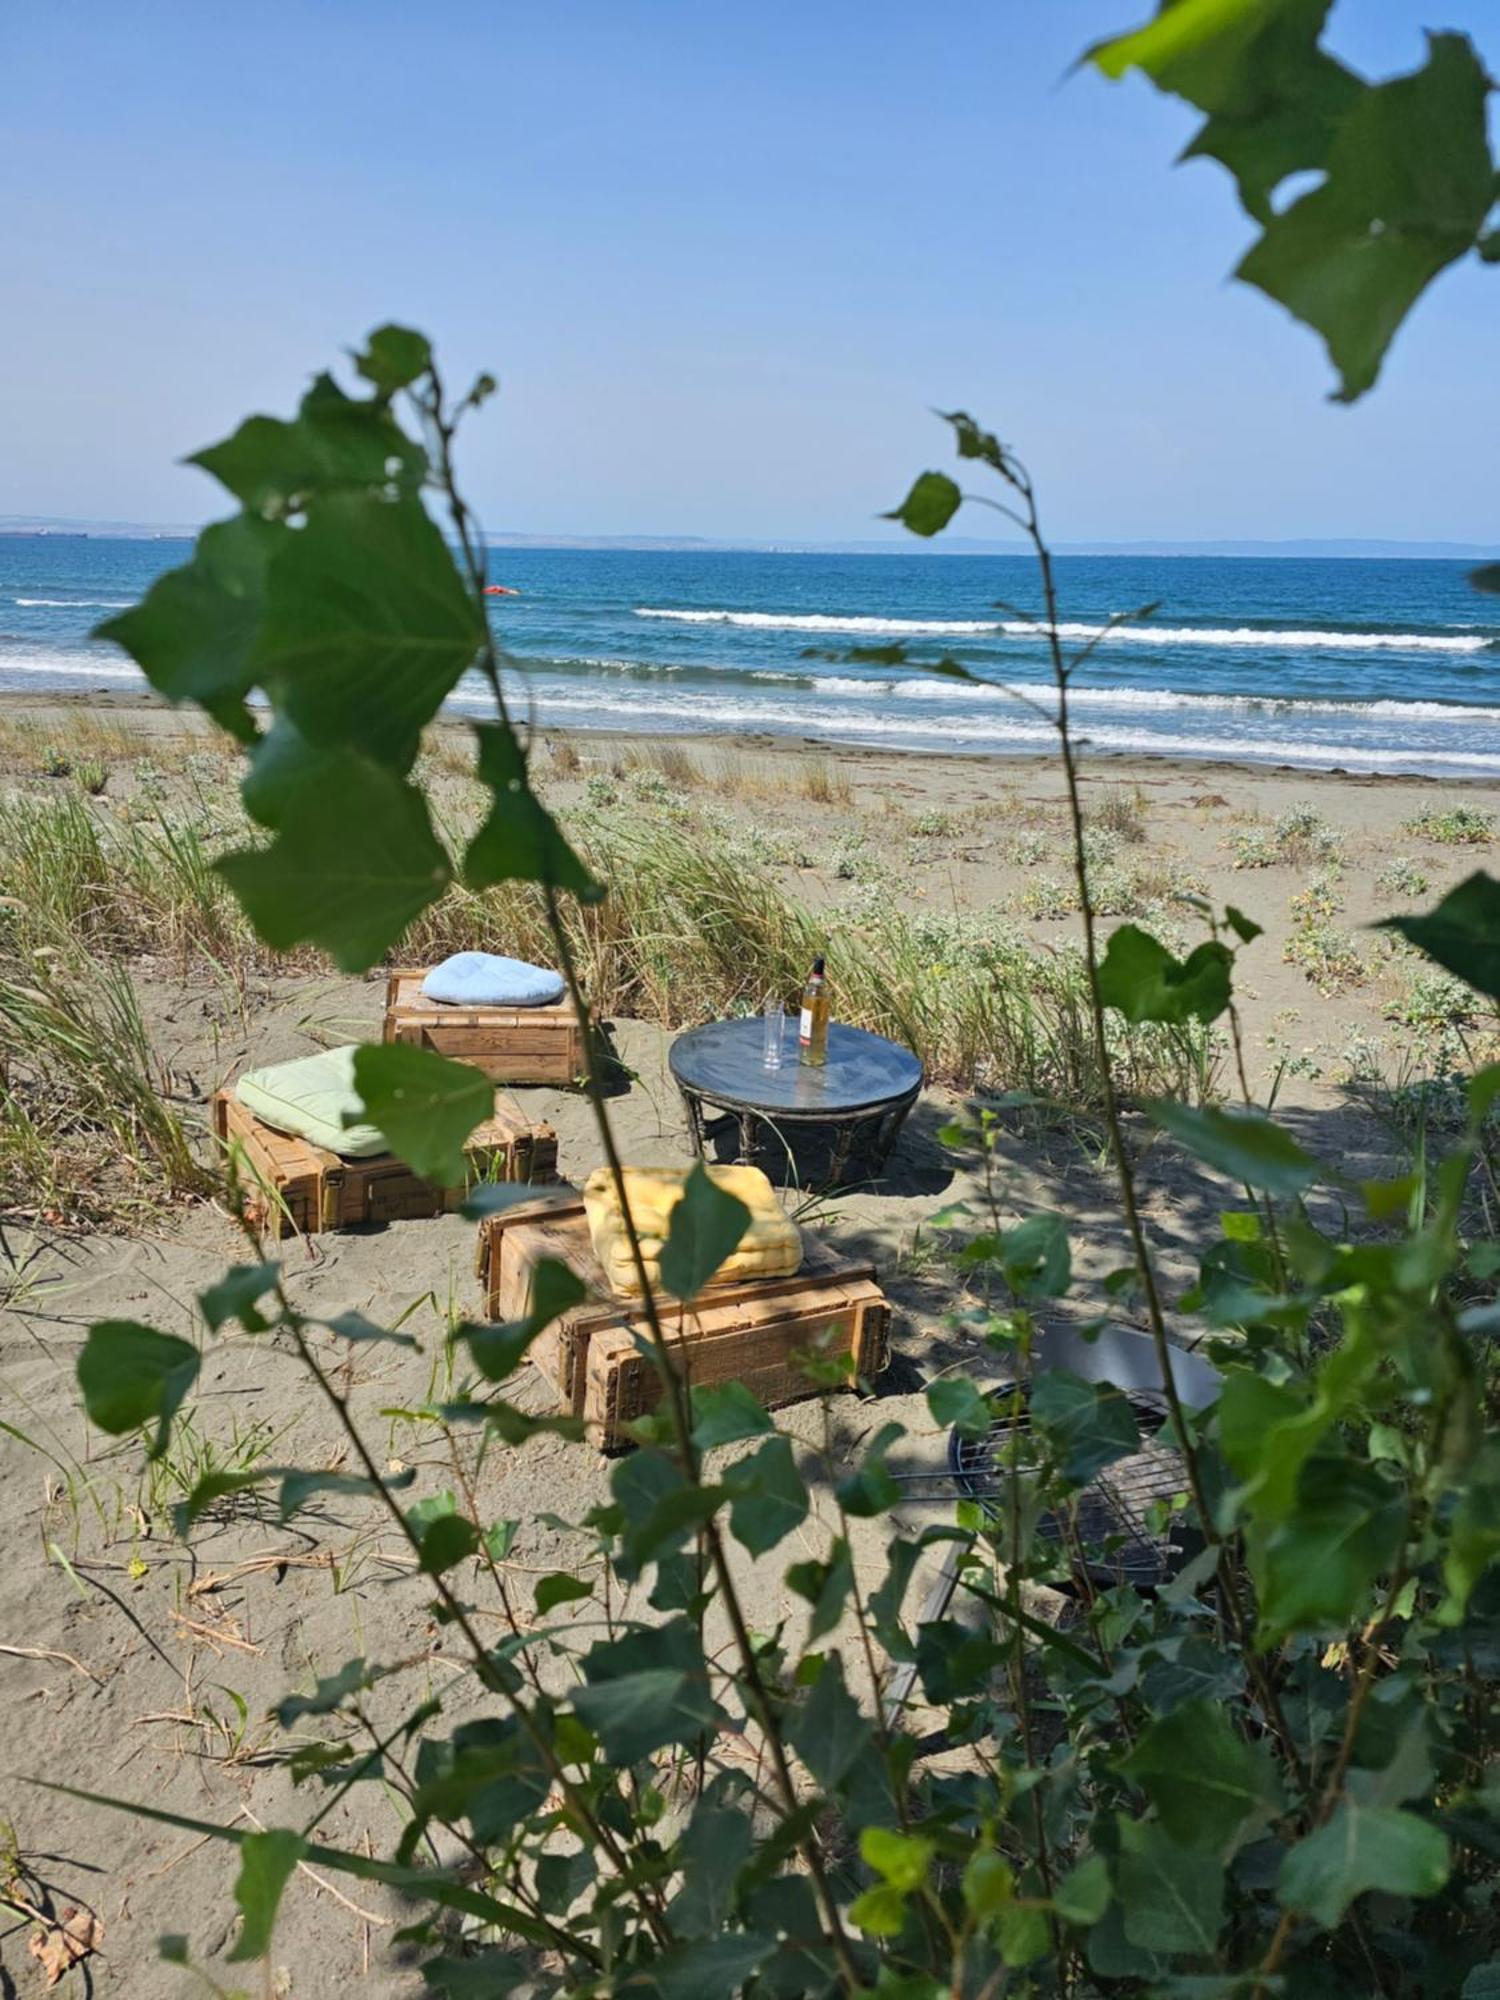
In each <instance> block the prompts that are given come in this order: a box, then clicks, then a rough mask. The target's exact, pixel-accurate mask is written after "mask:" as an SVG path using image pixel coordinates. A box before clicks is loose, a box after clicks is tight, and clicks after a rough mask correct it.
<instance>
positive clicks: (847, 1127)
mask: <svg viewBox="0 0 1500 2000" xmlns="http://www.w3.org/2000/svg"><path fill="white" fill-rule="evenodd" d="M860 1123H861V1121H860V1120H859V1119H857V1118H846V1119H844V1120H842V1121H841V1123H840V1124H839V1126H838V1128H837V1130H836V1131H835V1134H834V1140H833V1152H832V1153H831V1154H830V1156H829V1160H828V1185H829V1186H830V1187H837V1186H838V1184H839V1182H840V1181H841V1180H842V1179H843V1178H844V1175H845V1174H846V1173H847V1172H848V1170H849V1155H850V1153H851V1152H852V1151H853V1148H854V1135H855V1133H856V1132H857V1131H858V1130H859V1127H860Z"/></svg>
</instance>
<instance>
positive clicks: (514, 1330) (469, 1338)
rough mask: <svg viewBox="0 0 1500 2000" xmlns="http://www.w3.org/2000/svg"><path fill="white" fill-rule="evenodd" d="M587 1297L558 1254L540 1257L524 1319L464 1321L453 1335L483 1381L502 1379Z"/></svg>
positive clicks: (501, 1380) (579, 1281) (573, 1271)
mask: <svg viewBox="0 0 1500 2000" xmlns="http://www.w3.org/2000/svg"><path fill="white" fill-rule="evenodd" d="M587 1297H588V1287H587V1286H586V1285H585V1284H584V1282H583V1280H582V1278H580V1277H579V1275H578V1273H577V1272H576V1271H575V1270H574V1269H573V1268H572V1266H571V1265H570V1264H565V1263H563V1261H562V1259H561V1258H560V1257H543V1258H542V1259H541V1260H540V1261H539V1263H538V1264H537V1266H536V1269H535V1270H534V1271H533V1272H532V1274H531V1310H530V1311H529V1312H528V1313H527V1315H526V1317H525V1319H516V1320H506V1321H505V1322H504V1323H503V1324H501V1325H500V1326H477V1325H473V1324H465V1325H463V1326H461V1327H459V1329H458V1331H457V1332H456V1333H455V1334H454V1336H453V1337H454V1339H455V1340H461V1341H462V1342H463V1343H464V1345H465V1346H466V1347H467V1348H468V1350H469V1353H470V1354H471V1355H472V1356H473V1360H474V1366H475V1367H476V1368H477V1369H478V1370H479V1372H480V1374H481V1375H483V1376H484V1378H485V1380H486V1381H487V1382H506V1381H509V1379H510V1377H511V1376H512V1375H514V1374H515V1372H516V1370H517V1368H519V1367H520V1365H521V1363H522V1361H523V1360H524V1359H525V1358H526V1352H527V1349H528V1348H529V1347H530V1346H531V1343H532V1342H533V1341H534V1340H535V1339H536V1337H537V1335H538V1334H539V1333H542V1332H544V1331H545V1330H546V1328H548V1327H549V1326H551V1324H552V1322H553V1320H555V1319H557V1318H559V1317H560V1316H561V1315H562V1314H563V1313H565V1312H568V1311H569V1310H570V1309H571V1308H572V1307H573V1306H576V1305H581V1304H582V1303H583V1301H584V1300H585V1299H586V1298H587ZM628 1462H629V1461H627V1463H628Z"/></svg>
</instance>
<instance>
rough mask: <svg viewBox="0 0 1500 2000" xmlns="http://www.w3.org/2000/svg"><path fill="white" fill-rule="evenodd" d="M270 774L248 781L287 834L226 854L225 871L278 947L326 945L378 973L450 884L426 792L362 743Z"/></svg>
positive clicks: (347, 962) (350, 966) (341, 960)
mask: <svg viewBox="0 0 1500 2000" xmlns="http://www.w3.org/2000/svg"><path fill="white" fill-rule="evenodd" d="M266 740H267V743H268V744H269V743H270V741H271V739H270V738H267V739H266ZM261 778H262V780H263V782H259V781H255V774H254V773H252V780H247V783H246V803H247V805H250V809H251V811H252V812H254V813H255V815H256V817H257V818H259V819H260V820H261V822H262V824H265V825H274V827H275V829H276V839H275V841H274V842H273V843H272V845H271V846H270V847H266V848H251V849H246V850H243V851H242V852H240V853H238V854H230V855H226V856H225V857H224V858H223V859H222V860H220V861H218V862H216V863H215V866H216V868H217V869H218V872H219V873H220V874H221V875H222V876H223V877H224V879H225V881H226V882H227V883H228V884H229V886H230V888H231V889H232V890H233V891H234V893H235V896H236V897H237V898H238V899H239V902H240V904H241V905H242V907H243V908H244V911H245V914H246V915H247V916H248V917H249V919H250V921H251V923H252V924H253V925H254V926H255V929H256V932H257V934H258V935H259V936H260V937H261V938H262V939H263V940H264V941H265V942H266V943H267V944H268V945H270V946H271V947H272V948H273V949H274V950H276V951H290V950H291V949H292V948H293V946H295V945H299V944H317V945H321V946H322V947H323V949H324V950H325V951H327V952H328V953H329V955H330V956H331V957H332V958H333V959H334V961H335V963H336V964H337V965H338V966H339V967H340V968H341V969H342V970H343V971H345V972H364V971H366V970H368V968H369V967H370V966H372V965H374V964H375V963H376V961H377V960H379V959H381V958H383V957H384V956H385V954H386V953H387V952H388V951H389V950H390V948H391V946H392V945H393V944H394V943H395V942H396V941H397V939H398V938H399V937H400V936H401V933H402V932H403V931H404V930H405V929H406V927H407V925H408V924H409V923H410V922H411V921H412V919H413V918H414V917H418V916H420V915H421V913H422V911H423V910H425V909H426V908H427V906H428V904H429V903H433V902H436V901H437V899H438V897H439V896H440V895H441V894H442V893H443V890H444V889H445V888H446V887H447V885H448V879H449V874H450V869H449V863H448V857H447V855H446V854H445V853H444V851H443V848H442V846H441V845H440V843H439V842H438V840H437V839H436V838H435V836H434V834H433V831H432V822H431V820H430V819H429V817H428V812H427V802H426V800H425V799H424V798H423V796H422V794H421V793H420V792H419V791H417V790H415V789H414V788H413V787H412V786H410V785H406V784H403V783H402V781H401V780H400V778H398V777H397V776H396V775H395V774H394V773H393V772H391V771H388V770H386V769H385V768H384V767H383V766H381V765H379V764H374V763H371V762H370V760H369V759H368V758H365V757H360V756H357V755H356V754H355V753H354V752H353V751H352V750H330V751H325V752H323V753H321V754H319V755H316V756H312V757H310V758H307V759H305V760H303V759H298V760H296V762H295V769H294V768H293V764H292V762H291V761H288V762H287V763H284V764H283V763H278V766H277V769H276V772H275V774H274V778H273V776H272V774H271V773H270V772H269V771H267V772H264V773H262V774H261ZM252 791H253V796H254V799H255V804H253V805H251V798H252Z"/></svg>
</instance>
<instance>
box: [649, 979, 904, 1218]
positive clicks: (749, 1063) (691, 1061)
mask: <svg viewBox="0 0 1500 2000" xmlns="http://www.w3.org/2000/svg"><path fill="white" fill-rule="evenodd" d="M764 1048H765V1023H764V1021H762V1020H761V1018H760V1017H759V1015H750V1016H748V1017H747V1018H746V1019H743V1020H738V1021H710V1022H709V1023H708V1025H707V1026H706V1027H703V1028H690V1029H689V1030H688V1032H687V1033H686V1034H685V1035H679V1036H678V1038H677V1040H676V1041H675V1042H673V1044H672V1049H671V1055H670V1057H669V1061H670V1063H671V1067H672V1075H673V1077H674V1078H675V1080H676V1083H677V1088H678V1089H679V1090H680V1091H681V1092H682V1101H683V1104H684V1105H685V1106H686V1108H687V1116H688V1126H689V1129H690V1130H691V1132H692V1135H693V1144H694V1146H695V1147H696V1148H697V1150H698V1152H699V1154H700V1155H701V1154H702V1152H703V1145H704V1139H705V1136H706V1134H707V1133H708V1132H710V1131H718V1130H721V1129H722V1128H723V1127H724V1126H725V1125H727V1124H737V1125H738V1127H739V1149H740V1158H741V1159H748V1158H750V1156H751V1154H752V1152H753V1150H754V1145H755V1128H756V1126H757V1125H758V1124H763V1125H769V1126H770V1127H771V1128H772V1129H773V1131H776V1132H777V1135H778V1137H782V1135H781V1133H780V1130H779V1128H780V1127H782V1126H784V1125H792V1126H795V1125H827V1126H830V1127H832V1128H833V1132H834V1145H833V1157H832V1161H831V1163H830V1170H829V1177H830V1179H831V1180H834V1181H836V1180H838V1179H839V1178H840V1176H841V1175H842V1173H843V1172H844V1169H845V1168H846V1167H847V1165H848V1163H849V1156H850V1153H851V1151H852V1150H853V1146H854V1141H855V1139H856V1138H859V1137H865V1138H868V1139H869V1140H870V1141H871V1146H872V1151H873V1154H874V1165H875V1168H876V1171H877V1172H878V1171H879V1170H880V1169H881V1168H882V1167H883V1166H884V1165H885V1163H886V1160H887V1159H888V1158H889V1156H890V1151H891V1148H892V1146H893V1145H894V1144H895V1143H896V1135H897V1133H898V1132H899V1131H900V1130H901V1127H902V1125H903V1123H904V1122H905V1119H906V1114H907V1112H908V1111H910V1110H911V1108H912V1106H913V1104H915V1103H916V1101H917V1093H918V1092H919V1091H920V1090H921V1088H922V1065H921V1063H920V1062H919V1061H918V1060H917V1058H916V1057H915V1056H914V1055H913V1054H912V1052H911V1050H910V1049H905V1048H902V1046H901V1044H900V1043H899V1042H888V1041H887V1040H886V1039H885V1037H884V1036H883V1035H872V1034H870V1033H869V1032H868V1031H867V1030H866V1029H864V1028H850V1027H846V1026H845V1025H844V1024H843V1023H842V1022H840V1021H835V1022H833V1023H831V1025H830V1026H829V1030H828V1060H827V1062H826V1063H824V1064H822V1065H821V1066H814V1065H813V1064H811V1063H804V1062H801V1061H799V1060H798V1049H797V1017H796V1015H794V1014H792V1015H788V1016H787V1021H786V1027H785V1029H784V1031H783V1039H782V1057H781V1067H780V1069H767V1068H766V1066H765V1063H764V1061H763V1059H762V1058H763V1053H764ZM705 1105H713V1106H716V1107H717V1108H718V1109H719V1110H720V1111H721V1112H723V1113H724V1114H725V1116H724V1117H723V1118H720V1119H717V1120H711V1121H706V1120H705V1118H704V1115H703V1114H704V1107H705ZM782 1143H783V1144H785V1139H784V1137H783V1139H782Z"/></svg>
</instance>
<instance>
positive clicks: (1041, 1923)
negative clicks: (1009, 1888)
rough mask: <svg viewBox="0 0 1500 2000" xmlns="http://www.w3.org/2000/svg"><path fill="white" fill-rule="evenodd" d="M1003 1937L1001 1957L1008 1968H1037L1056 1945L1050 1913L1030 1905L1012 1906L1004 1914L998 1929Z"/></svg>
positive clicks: (1001, 1938) (1015, 1904)
mask: <svg viewBox="0 0 1500 2000" xmlns="http://www.w3.org/2000/svg"><path fill="white" fill-rule="evenodd" d="M995 1928H996V1930H997V1931H998V1933H999V1937H1000V1956H1001V1958H1002V1959H1003V1960H1004V1962H1005V1963H1006V1964H1007V1965H1010V1966H1017V1965H1034V1964H1035V1963H1036V1961H1037V1960H1038V1959H1039V1958H1042V1957H1044V1956H1045V1955H1046V1953H1047V1950H1048V1948H1049V1946H1050V1945H1051V1943H1052V1932H1051V1929H1050V1927H1049V1925H1048V1923H1047V1912H1046V1911H1045V1910H1039V1909H1037V1908H1036V1907H1035V1905H1034V1904H1030V1903H1011V1904H1010V1905H1009V1906H1008V1907H1007V1908H1005V1909H1003V1910H1002V1911H1001V1912H1000V1918H999V1922H998V1923H997V1924H996V1926H995Z"/></svg>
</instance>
